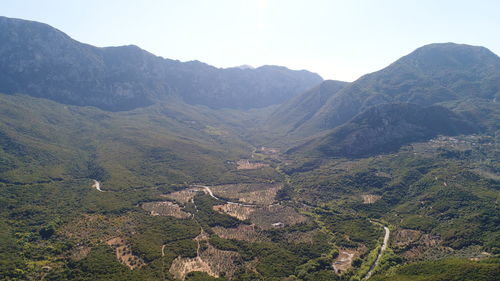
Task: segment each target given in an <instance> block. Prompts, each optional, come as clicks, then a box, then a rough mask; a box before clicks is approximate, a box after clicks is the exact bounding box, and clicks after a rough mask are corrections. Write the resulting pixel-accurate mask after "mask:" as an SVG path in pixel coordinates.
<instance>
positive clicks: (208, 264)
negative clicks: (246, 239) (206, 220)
mask: <svg viewBox="0 0 500 281" xmlns="http://www.w3.org/2000/svg"><path fill="white" fill-rule="evenodd" d="M194 240H195V241H196V242H197V243H198V250H197V256H196V257H194V258H183V257H180V256H179V257H177V258H176V259H175V260H174V261H173V262H172V265H171V266H170V269H169V272H170V273H171V274H172V275H173V276H174V277H175V278H177V279H180V280H184V279H185V278H186V275H187V274H188V273H190V272H194V271H200V272H205V273H207V274H208V275H210V276H213V277H216V278H217V277H219V276H221V275H222V273H223V274H224V276H225V277H226V278H227V279H229V280H231V279H232V276H233V275H234V273H235V272H236V270H237V268H238V264H241V263H242V259H241V257H240V255H239V254H238V253H237V252H233V251H223V250H219V249H217V248H215V247H213V246H212V245H210V243H209V242H208V240H209V237H208V235H207V234H206V233H205V232H203V231H202V232H201V233H200V235H198V236H197V237H196V238H194Z"/></svg>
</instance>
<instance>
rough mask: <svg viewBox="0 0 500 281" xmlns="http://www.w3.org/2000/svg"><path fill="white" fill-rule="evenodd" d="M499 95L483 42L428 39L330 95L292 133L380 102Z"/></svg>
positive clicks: (499, 76) (495, 66)
mask: <svg viewBox="0 0 500 281" xmlns="http://www.w3.org/2000/svg"><path fill="white" fill-rule="evenodd" d="M499 95H500V58H499V57H498V56H497V55H495V54H494V53H492V52H491V51H489V50H488V49H486V48H484V47H475V46H469V45H458V44H452V43H446V44H431V45H427V46H424V47H421V48H419V49H417V50H415V51H414V52H412V53H411V54H409V55H407V56H405V57H403V58H401V59H399V60H397V61H396V62H394V63H393V64H391V65H389V66H388V67H386V68H384V69H382V70H380V71H377V72H374V73H371V74H368V75H365V76H363V77H361V78H360V79H358V80H357V81H355V82H353V83H351V84H350V85H348V86H346V87H345V88H344V89H342V90H341V91H339V92H338V93H337V94H335V95H332V96H331V97H330V98H329V99H328V101H327V102H326V103H325V104H324V105H323V106H322V107H321V109H319V110H318V111H317V112H316V113H315V115H314V116H312V117H311V118H310V119H309V120H307V121H306V122H305V123H304V124H303V125H302V126H300V127H298V128H297V129H296V130H295V134H297V135H301V136H307V135H310V134H312V133H316V132H318V131H322V130H328V129H331V128H334V127H336V126H339V125H341V124H343V123H345V122H347V121H349V120H350V119H351V118H352V117H353V116H355V115H356V114H358V113H360V112H362V111H364V110H365V109H367V108H369V107H370V106H373V105H377V104H382V103H391V102H409V103H415V104H420V105H431V104H436V103H443V102H450V101H456V100H466V99H481V100H484V101H489V102H493V100H494V99H495V98H498V97H499Z"/></svg>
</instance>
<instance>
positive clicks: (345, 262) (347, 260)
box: [332, 248, 366, 274]
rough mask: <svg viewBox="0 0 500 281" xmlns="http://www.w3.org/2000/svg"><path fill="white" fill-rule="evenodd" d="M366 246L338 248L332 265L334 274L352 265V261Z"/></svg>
mask: <svg viewBox="0 0 500 281" xmlns="http://www.w3.org/2000/svg"><path fill="white" fill-rule="evenodd" d="M365 250H366V248H340V249H339V255H338V256H337V258H336V259H335V260H334V261H333V264H332V267H333V270H334V271H335V273H336V274H342V273H344V272H346V271H347V270H349V269H350V268H351V267H352V261H353V260H354V259H355V258H357V257H359V256H360V255H361V254H362V252H363V251H365Z"/></svg>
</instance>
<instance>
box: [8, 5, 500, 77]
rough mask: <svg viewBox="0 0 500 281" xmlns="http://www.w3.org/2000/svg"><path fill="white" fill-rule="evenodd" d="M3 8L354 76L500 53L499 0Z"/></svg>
mask: <svg viewBox="0 0 500 281" xmlns="http://www.w3.org/2000/svg"><path fill="white" fill-rule="evenodd" d="M0 15H3V16H7V17H16V18H22V19H30V20H36V21H41V22H44V23H47V24H50V25H52V26H54V27H56V28H58V29H60V30H62V31H64V32H65V33H67V34H68V35H70V36H71V37H73V38H74V39H76V40H79V41H81V42H85V43H89V44H92V45H96V46H117V45H127V44H135V45H138V46H139V47H141V48H143V49H146V50H147V51H149V52H152V53H154V54H156V55H159V56H163V57H166V58H171V59H178V60H181V61H188V60H195V59H196V60H200V61H203V62H206V63H208V64H211V65H214V66H217V67H230V66H237V65H241V64H250V65H252V66H260V65H263V64H276V65H284V66H287V67H289V68H292V69H307V70H311V71H314V72H317V73H319V74H320V75H321V76H323V78H325V79H337V80H346V81H353V80H355V79H357V78H358V77H359V76H361V75H363V74H366V73H369V72H373V71H376V70H378V69H381V68H383V67H385V66H387V65H388V64H389V63H391V62H392V61H394V60H396V59H398V58H399V57H401V56H403V55H405V54H407V53H409V52H411V51H413V50H414V49H416V48H418V47H420V46H422V45H425V44H429V43H434V42H456V43H465V44H471V45H482V46H485V47H487V48H489V49H490V50H492V51H493V52H495V53H496V54H500V1H498V0H491V1H486V0H484V1H482V0H474V1H472V0H469V1H462V0H365V1H361V0H358V1H356V0H351V1H347V0H346V1H335V0H324V1H320V0H308V1H306V0H303V1H294V0H267V1H266V0H205V1H203V0H198V1H193V0H178V1H173V0H163V1H160V0H157V1H154V0H142V1H139V0H137V1H132V0H81V1H80V0H72V1H69V0H43V1H41V0H31V1H29V0H12V1H11V0H0Z"/></svg>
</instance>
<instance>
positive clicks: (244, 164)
mask: <svg viewBox="0 0 500 281" xmlns="http://www.w3.org/2000/svg"><path fill="white" fill-rule="evenodd" d="M236 165H237V167H236V169H238V170H254V169H259V168H263V167H269V164H266V163H262V162H253V161H250V160H248V159H241V160H238V162H236Z"/></svg>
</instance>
